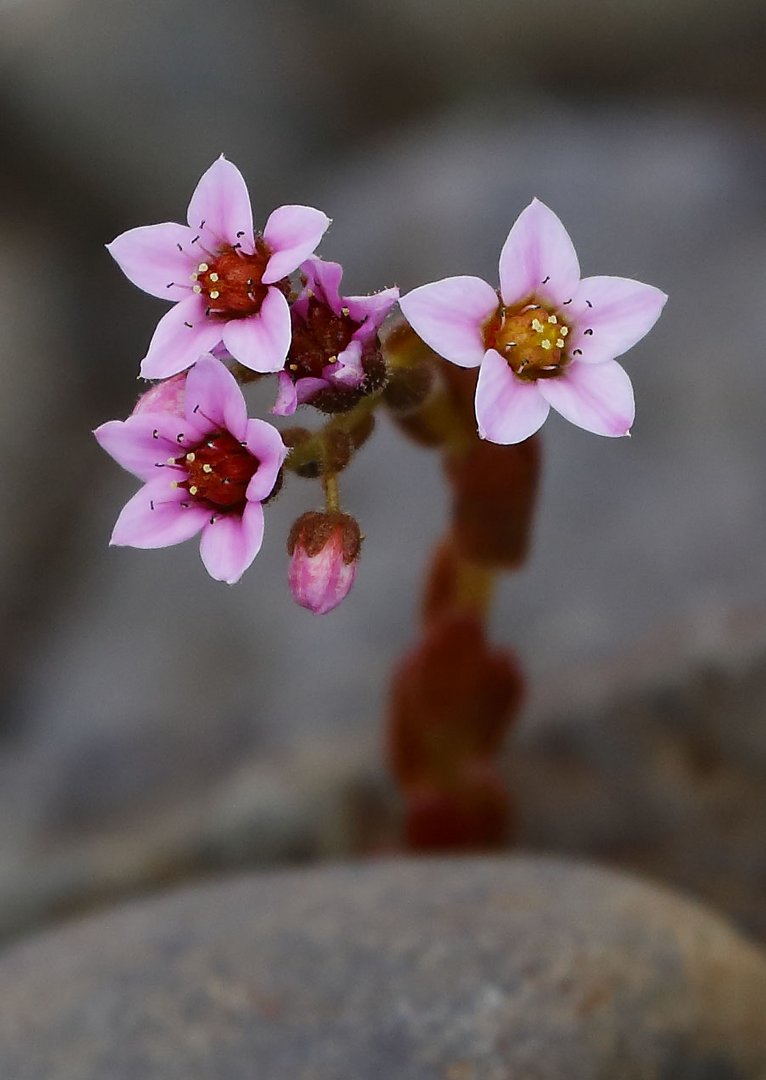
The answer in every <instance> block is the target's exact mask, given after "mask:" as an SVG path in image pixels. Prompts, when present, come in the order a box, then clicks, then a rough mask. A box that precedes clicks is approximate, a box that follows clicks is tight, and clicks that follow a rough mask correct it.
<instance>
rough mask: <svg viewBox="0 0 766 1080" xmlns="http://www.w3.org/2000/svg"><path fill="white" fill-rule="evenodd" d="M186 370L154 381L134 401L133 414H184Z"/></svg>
mask: <svg viewBox="0 0 766 1080" xmlns="http://www.w3.org/2000/svg"><path fill="white" fill-rule="evenodd" d="M187 375H188V372H187V371H182V372H179V374H178V375H171V376H170V378H169V379H163V380H162V382H158V383H154V385H153V386H150V387H149V389H148V390H146V391H144V393H143V394H142V395H141V397H140V398H139V399H138V401H137V402H136V406H135V408H134V409H133V415H134V416H136V415H137V414H139V413H145V412H163V413H172V414H173V415H174V416H183V415H184V400H185V396H186V376H187Z"/></svg>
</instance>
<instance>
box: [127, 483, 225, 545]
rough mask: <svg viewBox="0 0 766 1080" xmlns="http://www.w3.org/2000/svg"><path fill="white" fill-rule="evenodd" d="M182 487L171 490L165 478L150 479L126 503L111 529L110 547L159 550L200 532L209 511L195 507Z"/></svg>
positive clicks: (201, 507) (208, 515)
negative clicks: (186, 503) (184, 501)
mask: <svg viewBox="0 0 766 1080" xmlns="http://www.w3.org/2000/svg"><path fill="white" fill-rule="evenodd" d="M185 498H188V494H187V492H186V491H185V490H184V489H183V488H173V487H172V486H171V482H170V481H169V480H168V478H167V476H164V477H160V478H159V479H157V480H151V481H150V482H149V483H148V484H144V486H143V487H142V488H141V490H140V491H138V492H136V494H135V495H134V496H133V498H132V499H131V500H130V501H129V502H127V503H126V504H125V506H124V507H123V510H122V513H121V514H120V516H119V517H118V518H117V524H116V525H115V526H114V532H113V533H112V538H111V540H110V541H109V542H110V543H111V544H116V545H118V546H119V547H137V548H161V547H169V546H170V545H171V544H180V543H181V541H183V540H188V539H189V537H190V536H194V535H195V534H196V533H198V532H199V531H200V529H201V528H202V526H203V525H204V524H205V522H206V521H207V520H208V519H209V517H210V511H209V510H206V509H205V507H203V506H195V505H194V504H191V505H187V506H185V507H184V506H182V505H181V503H182V501H183V500H184V499H185Z"/></svg>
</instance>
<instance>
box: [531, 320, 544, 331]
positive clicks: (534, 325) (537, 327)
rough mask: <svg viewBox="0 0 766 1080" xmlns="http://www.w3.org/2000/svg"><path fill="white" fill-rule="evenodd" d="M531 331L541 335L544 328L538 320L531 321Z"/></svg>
mask: <svg viewBox="0 0 766 1080" xmlns="http://www.w3.org/2000/svg"><path fill="white" fill-rule="evenodd" d="M532 329H533V330H536V331H537V332H538V334H542V332H543V330H544V327H543V324H542V323H541V322H540V320H539V319H533V320H532Z"/></svg>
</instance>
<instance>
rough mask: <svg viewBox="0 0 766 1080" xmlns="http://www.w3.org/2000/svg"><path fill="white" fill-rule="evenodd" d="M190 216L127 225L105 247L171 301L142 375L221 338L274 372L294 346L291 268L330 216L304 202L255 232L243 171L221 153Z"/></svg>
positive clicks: (254, 365)
mask: <svg viewBox="0 0 766 1080" xmlns="http://www.w3.org/2000/svg"><path fill="white" fill-rule="evenodd" d="M187 220H188V225H177V224H175V223H174V222H166V223H164V224H161V225H146V226H143V227H141V228H138V229H130V230H129V231H128V232H125V233H122V235H121V236H118V237H117V238H116V240H113V241H112V243H111V244H109V245H108V250H109V252H110V253H111V255H112V256H113V257H114V259H115V260H116V261H117V263H118V264H119V266H120V268H121V269H122V271H123V272H124V274H125V275H126V277H128V278H129V279H130V280H131V281H132V282H133V284H134V285H138V287H139V288H140V289H143V290H144V292H148V293H150V294H151V295H152V296H159V297H161V298H162V299H163V300H173V301H175V307H173V308H171V310H170V311H169V312H168V313H167V314H166V315H164V316H163V317H162V318H161V319H160V321H159V323H158V325H157V329H156V330H155V332H154V336H153V338H152V340H151V343H150V345H149V351H148V352H147V354H146V356H145V357H144V360H143V363H142V365H141V374H142V375H143V376H144V377H145V378H147V379H163V378H167V377H168V376H170V375H174V374H176V372H179V371H184V370H185V369H186V368H188V367H190V366H191V365H192V364H193V363H194V361H195V360H196V359H197V357H198V356H200V355H201V354H202V353H203V352H207V351H209V350H211V349H213V348H214V347H215V346H216V345H218V344H219V343H220V342H223V343H224V345H225V346H226V348H227V349H228V351H229V352H230V353H231V355H232V356H233V357H235V358H236V359H237V360H239V362H240V363H241V364H244V365H245V367H248V368H251V369H252V370H253V371H259V372H267V371H279V370H280V368H281V367H282V365H283V364H284V362H285V357H286V356H287V350H288V347H289V345H290V309H289V306H288V302H287V296H286V295H285V294H286V293H289V283H288V282H287V280H286V278H287V275H288V274H291V273H292V272H293V271H294V270H297V268H298V267H299V266H300V264H301V263H302V262H303V261H304V259H306V258H307V256H309V255H311V253H312V252H313V251H314V249H315V248H316V246H317V244H318V243H319V241H320V240H321V238H322V236H323V235H324V232H325V230H326V229H327V227H328V225H329V224H330V219H329V218H328V217H327V216H326V214H323V213H322V212H321V211H320V210H315V209H313V207H310V206H280V207H279V209H277V210H275V211H274V212H273V213H272V214H271V216H270V217H269V219H268V221H267V222H266V226H265V228H264V230H263V233H257V234H256V233H255V232H254V230H253V212H252V210H251V208H250V196H249V195H248V191H247V186H246V185H245V181H244V179H243V177H242V174H241V173H240V171H239V169H237V167H236V166H235V165H233V164H232V163H231V162H230V161H227V160H226V159H225V158H224V157H220V158H219V159H218V161H215V162H213V164H212V165H211V166H210V168H209V169H208V170H207V172H206V173H205V174H204V176H203V177H202V179H201V180H200V182H199V183H198V184H197V188H196V190H195V192H194V194H193V195H192V197H191V202H190V203H189V210H188V215H187Z"/></svg>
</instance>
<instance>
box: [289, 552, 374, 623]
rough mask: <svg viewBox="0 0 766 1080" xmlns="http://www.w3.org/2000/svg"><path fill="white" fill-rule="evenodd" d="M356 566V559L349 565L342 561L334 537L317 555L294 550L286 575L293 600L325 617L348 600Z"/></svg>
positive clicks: (341, 554) (341, 555) (341, 553)
mask: <svg viewBox="0 0 766 1080" xmlns="http://www.w3.org/2000/svg"><path fill="white" fill-rule="evenodd" d="M357 566H358V562H357V560H356V559H354V560H353V562H349V563H347V562H346V561H345V560H344V558H343V550H342V544H341V538H340V537H339V536H337V534H336V535H335V536H331V537H330V539H329V540H328V541H327V543H326V544H325V546H324V547H323V548H322V550H321V551H319V552H317V554H316V555H308V554H307V553H306V551H305V549H304V548H303V547H301V546H297V547H296V548H295V551H294V552H293V556H292V558H291V559H290V565H289V567H288V571H287V578H288V582H289V584H290V592H291V593H292V596H293V599H294V600H295V601H296V603H298V604H300V605H301V607H304V608H307V609H308V610H309V611H313V612H314V614H315V615H326V614H327V612H328V611H332V610H333V608H336V607H337V606H338V604H340V603H341V601H342V600H344V599H345V598H346V596H348V593H349V591H350V589H351V586H352V585H353V584H354V579H355V578H356V569H357Z"/></svg>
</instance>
